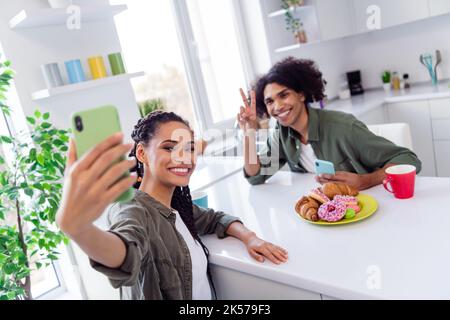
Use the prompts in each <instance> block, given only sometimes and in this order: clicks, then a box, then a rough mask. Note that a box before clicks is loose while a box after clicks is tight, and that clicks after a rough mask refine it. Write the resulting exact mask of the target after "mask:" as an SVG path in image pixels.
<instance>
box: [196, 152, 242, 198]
mask: <svg viewBox="0 0 450 320" xmlns="http://www.w3.org/2000/svg"><path fill="white" fill-rule="evenodd" d="M243 166H244V159H243V158H242V157H199V158H198V159H197V166H196V169H195V171H194V173H193V174H192V177H191V180H190V183H189V187H190V189H191V190H192V191H195V190H197V191H198V190H202V189H205V188H207V187H209V186H211V185H213V184H214V183H216V182H218V181H220V180H222V179H224V178H226V177H228V176H230V175H232V174H234V173H236V172H238V171H241V170H242V168H243Z"/></svg>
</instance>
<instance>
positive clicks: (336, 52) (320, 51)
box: [275, 40, 348, 99]
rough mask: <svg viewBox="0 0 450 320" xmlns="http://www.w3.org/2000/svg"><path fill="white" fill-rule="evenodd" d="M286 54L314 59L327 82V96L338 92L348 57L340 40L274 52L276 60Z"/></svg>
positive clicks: (330, 97) (335, 94)
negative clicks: (280, 52)
mask: <svg viewBox="0 0 450 320" xmlns="http://www.w3.org/2000/svg"><path fill="white" fill-rule="evenodd" d="M287 56H294V57H297V58H301V59H311V60H314V61H315V62H316V63H317V65H318V66H319V69H320V71H322V73H323V77H324V79H325V80H326V81H327V82H328V83H327V86H326V94H327V96H328V98H329V99H332V98H334V97H336V96H337V95H338V94H339V89H340V88H339V85H340V83H339V79H340V76H341V75H342V74H343V73H344V72H345V71H346V69H345V65H346V60H347V59H348V58H347V57H348V49H347V48H346V47H345V44H344V42H343V41H342V40H332V41H327V42H323V43H320V44H317V45H315V44H313V45H309V46H305V47H304V48H302V49H299V50H295V51H292V52H287V53H283V54H276V55H275V57H276V61H279V60H281V59H283V58H285V57H287Z"/></svg>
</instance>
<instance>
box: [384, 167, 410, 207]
mask: <svg viewBox="0 0 450 320" xmlns="http://www.w3.org/2000/svg"><path fill="white" fill-rule="evenodd" d="M416 170H417V169H416V167H414V166H411V165H398V166H392V167H389V168H387V169H386V179H384V181H383V186H384V188H385V189H386V190H387V191H389V192H390V193H393V194H394V196H395V197H396V198H397V199H410V198H412V197H413V196H414V185H415V182H416ZM389 186H391V189H390V188H389Z"/></svg>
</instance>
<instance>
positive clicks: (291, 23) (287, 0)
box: [281, 0, 308, 43]
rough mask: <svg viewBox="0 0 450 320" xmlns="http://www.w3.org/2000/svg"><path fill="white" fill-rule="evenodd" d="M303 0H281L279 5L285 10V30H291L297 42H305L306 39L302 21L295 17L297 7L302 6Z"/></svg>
mask: <svg viewBox="0 0 450 320" xmlns="http://www.w3.org/2000/svg"><path fill="white" fill-rule="evenodd" d="M303 3H304V0H282V1H281V7H282V8H283V9H284V10H285V14H284V16H285V22H286V30H288V31H291V32H292V33H293V34H294V36H295V38H296V41H297V42H298V43H306V42H307V41H308V39H307V36H306V32H305V29H304V28H303V23H302V22H301V20H300V19H299V18H296V17H295V12H296V10H297V8H298V7H300V6H302V5H303Z"/></svg>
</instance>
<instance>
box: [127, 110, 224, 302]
mask: <svg viewBox="0 0 450 320" xmlns="http://www.w3.org/2000/svg"><path fill="white" fill-rule="evenodd" d="M168 122H180V123H182V124H184V125H186V126H187V127H188V128H190V126H189V123H188V122H187V121H186V120H184V119H183V118H181V117H180V116H178V115H177V114H175V113H173V112H164V111H154V112H151V113H150V114H148V115H147V116H146V117H145V118H142V119H140V120H139V121H138V123H137V125H136V126H135V127H134V130H133V133H132V134H131V138H132V139H133V141H134V148H133V150H132V151H131V153H130V157H135V158H136V161H137V165H136V166H135V167H134V168H133V169H131V170H130V171H131V172H136V173H137V176H138V182H136V184H135V185H134V188H136V189H139V187H140V185H141V181H142V179H143V177H144V164H143V163H142V162H140V161H139V159H138V158H137V154H136V150H137V146H138V144H142V145H144V146H147V145H148V143H149V142H150V140H151V139H152V138H153V137H154V136H155V135H156V133H157V131H158V129H159V127H160V126H161V125H162V124H164V123H168ZM170 205H171V207H172V208H173V209H175V210H176V211H178V213H179V214H180V217H181V219H182V220H183V222H184V224H185V225H186V227H187V228H188V230H189V232H190V233H191V235H192V237H193V238H194V239H195V240H197V241H198V243H199V244H200V245H201V246H202V248H203V251H204V252H205V255H206V259H207V260H208V269H207V272H208V277H209V278H210V281H211V284H212V287H213V290H214V294H216V291H215V288H214V284H213V282H212V278H211V273H210V269H209V251H208V248H207V247H206V246H205V245H204V244H203V242H202V240H201V239H200V236H199V234H198V231H197V228H196V227H195V221H194V212H193V203H192V197H191V191H190V189H189V186H184V187H176V188H175V191H174V193H173V195H172V200H171V204H170Z"/></svg>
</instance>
